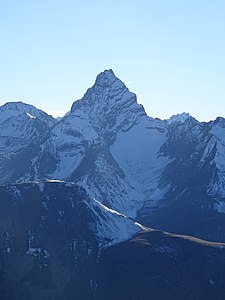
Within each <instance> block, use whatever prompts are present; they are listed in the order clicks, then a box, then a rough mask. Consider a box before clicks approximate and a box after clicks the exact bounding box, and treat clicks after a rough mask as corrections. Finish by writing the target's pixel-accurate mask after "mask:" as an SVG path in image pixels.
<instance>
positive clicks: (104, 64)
mask: <svg viewBox="0 0 225 300" xmlns="http://www.w3.org/2000/svg"><path fill="white" fill-rule="evenodd" d="M0 43H1V44H0V105H2V104H4V103H5V102H8V101H23V102H26V103H30V104H33V105H35V106H36V107H38V108H40V109H43V110H45V111H47V112H50V113H52V114H54V115H57V114H61V113H62V112H67V111H69V110H70V107H71V105H72V103H73V102H74V101H75V100H77V99H80V98H82V96H83V94H84V93H85V92H86V90H87V89H88V88H89V87H90V86H92V85H93V83H94V81H95V77H96V76H97V74H98V73H100V72H102V71H104V70H105V69H113V71H114V73H115V75H116V76H117V77H119V78H120V79H121V80H122V81H124V82H125V84H126V85H127V87H128V88H129V89H130V90H131V91H132V92H134V93H136V94H137V99H138V102H139V103H141V104H143V105H144V107H145V110H146V112H147V113H148V115H150V116H152V117H159V118H161V119H164V118H169V117H170V116H171V115H173V114H177V113H182V112H183V111H185V112H189V113H190V114H191V115H192V116H194V117H195V118H197V119H199V120H200V121H208V120H210V119H215V118H216V117H217V116H222V117H225V82H224V81H225V1H224V0H214V1H208V0H204V1H203V0H188V1H187V0H154V1H152V0H138V1H132V0H129V1H128V0H123V1H121V0H120V1H119V0H113V1H110V0H108V1H107V0H104V1H103V0H95V1H93V0H92V1H91V0H83V1H72V0H60V1H59V0H54V1H53V0H45V1H44V0H36V1H34V0H27V1H25V0H20V1H17V0H11V1H2V0H0Z"/></svg>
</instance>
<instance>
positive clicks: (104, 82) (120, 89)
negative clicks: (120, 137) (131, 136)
mask: <svg viewBox="0 0 225 300" xmlns="http://www.w3.org/2000/svg"><path fill="white" fill-rule="evenodd" d="M71 114H73V115H74V116H77V117H78V118H85V119H88V120H89V121H90V123H91V125H92V127H93V128H94V129H95V131H96V132H97V133H98V135H99V138H100V140H101V141H102V140H103V142H105V143H106V144H107V145H111V144H112V143H113V142H114V140H115V137H116V134H117V133H118V131H119V130H121V131H128V130H129V129H130V128H131V127H133V126H134V125H136V124H138V123H139V122H140V119H141V117H142V116H146V113H145V111H144V108H143V106H142V105H139V104H137V100H136V95H135V94H134V93H131V92H130V91H129V90H128V89H127V88H126V86H125V85H124V83H123V82H122V81H121V80H119V79H118V78H117V77H116V76H115V75H114V73H113V71H112V70H106V71H104V72H103V73H101V74H99V75H98V76H97V79H96V82H95V84H94V86H93V87H92V88H90V89H89V90H88V91H87V93H86V94H85V95H84V97H83V98H82V99H81V100H79V101H76V102H74V104H73V106H72V109H71Z"/></svg>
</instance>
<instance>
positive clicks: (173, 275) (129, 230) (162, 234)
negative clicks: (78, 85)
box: [0, 70, 225, 300]
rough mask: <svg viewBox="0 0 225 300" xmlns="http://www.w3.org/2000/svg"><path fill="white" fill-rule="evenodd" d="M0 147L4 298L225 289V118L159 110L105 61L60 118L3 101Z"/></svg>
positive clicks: (195, 294) (217, 292)
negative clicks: (141, 100) (150, 111)
mask: <svg viewBox="0 0 225 300" xmlns="http://www.w3.org/2000/svg"><path fill="white" fill-rule="evenodd" d="M0 149H1V151H0V184H1V186H0V190H1V193H0V194H1V199H0V207H1V212H0V214H1V223H0V238H1V247H0V252H1V253H0V258H1V264H0V295H2V299H13V300H14V299H24V300H25V299H68V300H69V299H223V295H224V293H225V273H224V259H223V257H224V251H225V250H224V249H225V248H224V247H225V244H224V242H225V231H224V227H225V175H224V174H225V157H224V156H225V119H224V118H222V117H218V118H217V119H216V120H214V121H210V122H199V121H198V120H196V119H195V118H193V117H191V116H190V115H189V114H188V113H182V114H180V115H174V116H172V117H171V118H170V119H169V120H160V119H154V118H151V117H149V116H148V115H147V114H146V112H145V110H144V108H143V106H142V105H140V104H138V103H137V98H136V95H135V94H134V93H132V92H130V91H129V90H128V88H127V87H126V86H125V85H124V83H123V82H122V81H121V80H120V79H118V78H117V77H116V76H115V75H114V73H113V71H112V70H106V71H104V72H102V73H100V74H99V75H98V76H97V78H96V81H95V83H94V85H93V86H92V87H91V88H89V89H88V90H87V92H86V93H85V95H84V96H83V98H82V99H80V100H77V101H75V102H74V103H73V105H72V107H71V110H70V112H68V113H67V114H66V115H65V116H64V117H63V118H61V119H60V120H56V119H54V118H53V117H51V116H49V115H48V114H46V113H44V112H42V111H41V110H39V109H37V108H35V107H34V106H32V105H28V104H25V103H22V102H9V103H6V104H5V105H3V106H1V107H0ZM152 228H156V229H152ZM168 231H169V232H171V233H168ZM193 236H194V237H193ZM206 240H208V241H206ZM12 284H13V288H12V289H11V288H9V287H10V286H11V285H12ZM162 286H163V288H162Z"/></svg>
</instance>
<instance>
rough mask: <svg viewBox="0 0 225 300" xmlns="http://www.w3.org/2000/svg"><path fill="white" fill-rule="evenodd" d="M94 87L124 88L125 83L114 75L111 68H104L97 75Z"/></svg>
mask: <svg viewBox="0 0 225 300" xmlns="http://www.w3.org/2000/svg"><path fill="white" fill-rule="evenodd" d="M94 87H95V88H97V89H107V88H109V87H111V88H113V89H116V88H124V89H125V88H126V86H125V84H124V83H123V82H122V81H121V80H120V79H119V78H117V77H116V76H115V74H114V72H113V71H112V70H111V69H109V70H105V71H104V72H101V73H100V74H99V75H98V76H97V78H96V81H95V84H94Z"/></svg>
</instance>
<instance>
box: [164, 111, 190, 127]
mask: <svg viewBox="0 0 225 300" xmlns="http://www.w3.org/2000/svg"><path fill="white" fill-rule="evenodd" d="M190 117H191V116H190V114H189V113H186V112H183V113H181V114H177V115H173V116H172V117H171V118H170V119H167V120H166V121H167V122H168V123H169V124H171V123H174V122H179V123H183V122H184V121H186V119H188V118H190Z"/></svg>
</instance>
